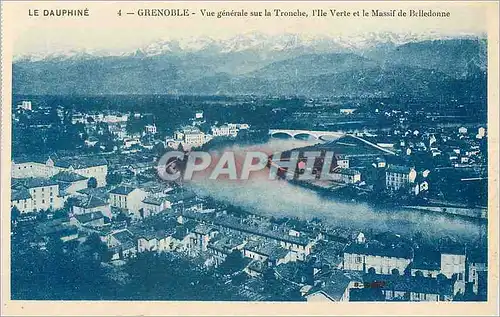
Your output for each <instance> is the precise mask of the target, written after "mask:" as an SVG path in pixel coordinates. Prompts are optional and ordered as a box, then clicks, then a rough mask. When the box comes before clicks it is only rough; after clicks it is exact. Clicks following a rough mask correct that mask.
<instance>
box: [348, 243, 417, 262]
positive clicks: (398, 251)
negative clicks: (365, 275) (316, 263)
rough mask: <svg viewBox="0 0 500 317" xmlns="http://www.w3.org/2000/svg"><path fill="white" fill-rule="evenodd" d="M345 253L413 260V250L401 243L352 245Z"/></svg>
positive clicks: (349, 245)
mask: <svg viewBox="0 0 500 317" xmlns="http://www.w3.org/2000/svg"><path fill="white" fill-rule="evenodd" d="M344 253H350V254H365V255H373V256H384V257H393V258H400V259H412V258H413V249H412V248H411V247H410V246H408V245H406V244H403V243H401V244H392V245H384V244H382V243H380V242H378V241H370V242H367V243H350V244H348V245H347V246H346V247H345V249H344Z"/></svg>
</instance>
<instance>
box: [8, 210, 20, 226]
mask: <svg viewBox="0 0 500 317" xmlns="http://www.w3.org/2000/svg"><path fill="white" fill-rule="evenodd" d="M20 215H21V212H20V211H19V209H18V208H17V207H16V206H14V207H12V208H11V209H10V221H11V222H12V223H16V221H17V218H19V216H20Z"/></svg>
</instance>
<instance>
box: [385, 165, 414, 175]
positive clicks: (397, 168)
mask: <svg viewBox="0 0 500 317" xmlns="http://www.w3.org/2000/svg"><path fill="white" fill-rule="evenodd" d="M410 171H411V167H408V166H402V165H391V166H389V167H388V168H387V172H388V173H398V174H408V173H410Z"/></svg>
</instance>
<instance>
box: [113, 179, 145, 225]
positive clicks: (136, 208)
mask: <svg viewBox="0 0 500 317" xmlns="http://www.w3.org/2000/svg"><path fill="white" fill-rule="evenodd" d="M146 196H147V193H146V192H145V191H143V190H142V189H140V188H136V187H132V186H123V185H121V186H118V187H116V188H115V189H113V190H111V191H110V192H109V202H110V204H111V206H112V207H116V208H120V209H125V210H127V211H128V212H129V214H131V215H132V216H133V217H134V218H136V219H140V218H141V215H140V210H141V209H142V208H143V204H142V201H143V200H144V198H146Z"/></svg>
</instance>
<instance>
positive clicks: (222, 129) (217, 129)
mask: <svg viewBox="0 0 500 317" xmlns="http://www.w3.org/2000/svg"><path fill="white" fill-rule="evenodd" d="M240 127H241V125H239V124H236V123H228V124H224V125H221V126H212V127H211V131H212V135H213V136H214V137H219V136H223V137H229V136H230V137H236V136H237V135H238V132H239V129H240Z"/></svg>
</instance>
